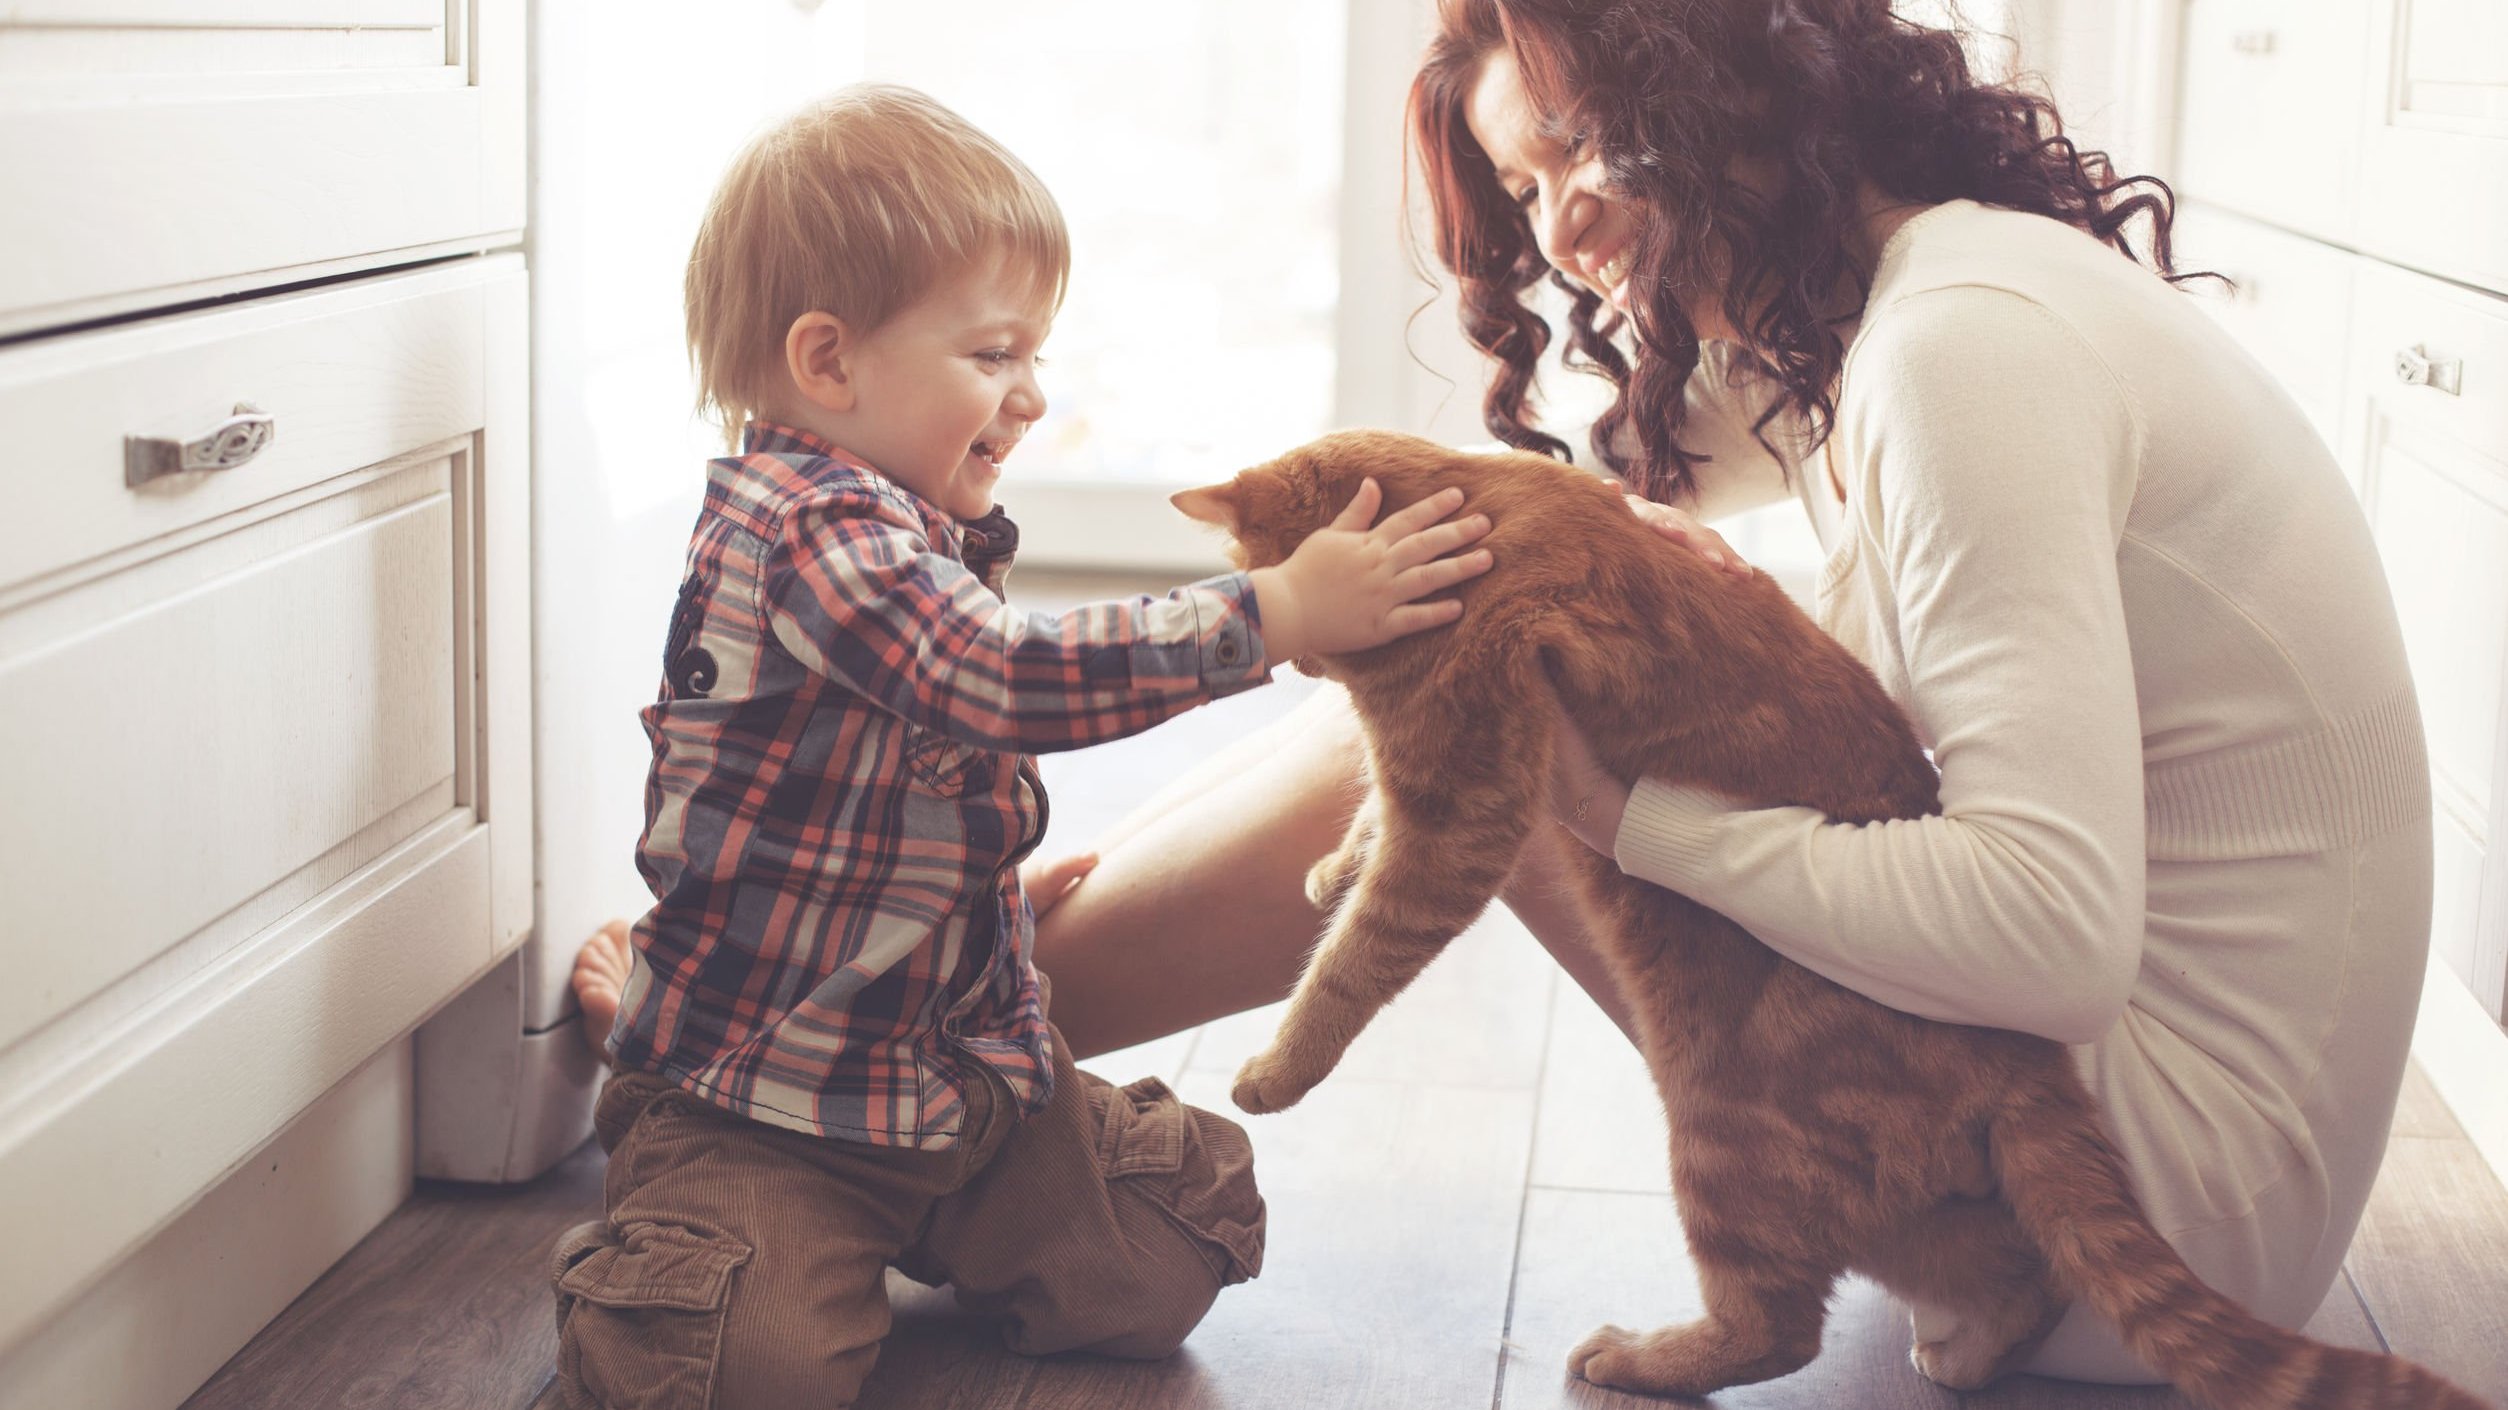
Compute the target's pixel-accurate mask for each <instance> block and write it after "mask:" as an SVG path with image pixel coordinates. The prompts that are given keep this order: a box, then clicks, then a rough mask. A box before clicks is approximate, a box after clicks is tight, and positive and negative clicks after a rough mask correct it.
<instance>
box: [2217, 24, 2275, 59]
mask: <svg viewBox="0 0 2508 1410" xmlns="http://www.w3.org/2000/svg"><path fill="white" fill-rule="evenodd" d="M2278 44H2279V41H2278V40H2277V38H2276V37H2275V36H2274V34H2273V31H2271V30H2269V29H2242V30H2240V31H2238V32H2237V33H2236V34H2233V35H2231V36H2230V37H2229V47H2230V48H2231V49H2232V50H2234V51H2236V52H2238V53H2241V54H2255V55H2264V54H2270V53H2272V52H2273V50H2274V49H2275V48H2276V47H2277V46H2278Z"/></svg>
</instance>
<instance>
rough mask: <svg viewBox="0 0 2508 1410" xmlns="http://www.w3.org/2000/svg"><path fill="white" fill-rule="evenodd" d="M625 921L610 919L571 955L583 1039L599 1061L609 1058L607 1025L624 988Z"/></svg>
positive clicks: (614, 1013)
mask: <svg viewBox="0 0 2508 1410" xmlns="http://www.w3.org/2000/svg"><path fill="white" fill-rule="evenodd" d="M627 966H628V950H627V922H625V921H623V920H614V921H611V922H609V923H608V924H606V925H604V926H602V927H601V928H600V929H599V930H596V931H594V932H592V936H591V938H590V939H587V940H585V941H584V942H583V948H582V949H580V950H577V951H576V952H575V976H574V979H573V980H572V981H571V982H572V983H573V985H574V990H575V1002H576V1003H578V1004H581V1005H583V1040H584V1041H585V1042H587V1043H590V1044H591V1045H592V1051H593V1052H594V1053H595V1054H597V1055H599V1056H600V1057H601V1058H602V1059H603V1060H605V1061H606V1060H607V1059H608V1057H609V1047H608V1044H609V1038H610V1024H612V1023H613V1022H615V1021H616V1020H617V1018H618V996H619V995H620V993H622V992H623V991H624V990H625V989H626V987H627Z"/></svg>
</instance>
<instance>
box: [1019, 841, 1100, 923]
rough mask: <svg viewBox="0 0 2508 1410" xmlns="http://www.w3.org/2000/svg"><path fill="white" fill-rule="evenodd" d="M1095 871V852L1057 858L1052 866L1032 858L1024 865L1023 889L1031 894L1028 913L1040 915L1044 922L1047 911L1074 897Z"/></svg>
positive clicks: (1022, 867) (1051, 863) (1021, 878)
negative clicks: (1073, 894)
mask: <svg viewBox="0 0 2508 1410" xmlns="http://www.w3.org/2000/svg"><path fill="white" fill-rule="evenodd" d="M1095 870H1097V854H1096V853H1095V852H1082V853H1081V854H1080V855H1078V856H1076V857H1057V858H1055V859H1054V860H1053V861H1050V862H1047V861H1040V860H1038V859H1036V858H1034V857H1031V858H1029V859H1028V860H1027V861H1025V862H1022V863H1020V865H1019V885H1020V887H1021V888H1022V889H1024V890H1025V891H1026V892H1027V893H1028V909H1029V910H1031V911H1033V912H1035V913H1036V918H1037V919H1038V920H1043V919H1044V918H1045V913H1046V912H1047V911H1050V910H1052V909H1053V908H1054V907H1056V906H1058V905H1061V904H1062V898H1063V897H1065V896H1068V895H1070V894H1071V888H1072V887H1074V886H1077V885H1079V884H1080V878H1081V877H1084V876H1086V875H1088V874H1089V873H1090V872H1093V871H1095Z"/></svg>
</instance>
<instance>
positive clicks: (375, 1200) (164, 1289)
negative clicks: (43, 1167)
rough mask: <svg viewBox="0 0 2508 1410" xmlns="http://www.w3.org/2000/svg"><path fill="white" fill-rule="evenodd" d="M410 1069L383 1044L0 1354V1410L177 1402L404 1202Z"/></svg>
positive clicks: (149, 1407)
mask: <svg viewBox="0 0 2508 1410" xmlns="http://www.w3.org/2000/svg"><path fill="white" fill-rule="evenodd" d="M410 1073H411V1062H410V1045H409V1043H408V1042H407V1041H406V1040H404V1041H402V1042H398V1043H393V1044H391V1045H389V1046H387V1047H386V1048H384V1050H383V1051H382V1052H380V1053H378V1054H376V1055H375V1056H374V1057H373V1058H372V1059H370V1060H369V1061H368V1062H367V1063H366V1065H365V1066H364V1067H362V1068H360V1069H358V1070H357V1071H356V1072H355V1073H354V1074H352V1075H351V1076H349V1077H348V1078H347V1079H346V1080H344V1081H342V1082H341V1083H340V1084H339V1085H338V1086H337V1087H334V1088H332V1089H331V1091H330V1092H329V1093H327V1094H325V1095H324V1096H323V1097H322V1098H320V1099H319V1100H317V1101H316V1102H315V1103H314V1104H313V1106H312V1107H310V1108H308V1109H307V1110H306V1112H305V1113H304V1115H302V1116H300V1117H298V1118H297V1119H296V1120H295V1122H294V1123H292V1124H291V1125H289V1126H288V1128H287V1129H286V1130H284V1131H281V1132H280V1133H279V1134H278V1135H276V1136H274V1137H272V1138H271V1139H270V1142H269V1144H267V1145H265V1146H263V1147H262V1148H261V1149H260V1150H258V1151H256V1152H254V1153H253V1155H252V1156H250V1157H249V1158H247V1159H246V1160H245V1161H244V1162H243V1164H242V1165H241V1166H240V1167H239V1168H238V1169H237V1170H236V1171H235V1173H234V1174H232V1175H229V1176H228V1177H227V1178H226V1179H225V1180H223V1181H221V1182H220V1183H219V1184H218V1185H216V1186H215V1187H214V1188H212V1189H211V1190H210V1191H209V1192H208V1193H207V1194H206V1195H203V1196H202V1197H201V1199H200V1202H199V1203H198V1204H195V1205H193V1206H192V1207H191V1208H190V1209H189V1210H187V1211H185V1212H184V1213H182V1214H181V1215H178V1216H176V1218H175V1220H174V1222H173V1223H172V1224H170V1225H168V1226H167V1227H166V1228H165V1229H164V1230H163V1231H162V1232H160V1233H159V1234H157V1235H156V1236H155V1237H154V1238H151V1239H150V1240H148V1242H146V1243H144V1244H142V1245H140V1246H139V1248H138V1249H137V1250H135V1251H134V1252H133V1253H132V1254H131V1255H130V1257H128V1258H126V1259H124V1260H123V1261H122V1262H121V1263H119V1264H117V1265H115V1266H114V1268H113V1269H112V1270H111V1271H110V1272H107V1273H106V1274H105V1275H104V1276H103V1278H102V1279H101V1280H99V1281H98V1282H97V1283H96V1284H95V1286H93V1287H91V1288H89V1289H88V1290H87V1291H86V1292H84V1293H82V1294H80V1295H79V1297H78V1298H77V1299H76V1300H75V1301H72V1302H71V1303H69V1304H68V1305H67V1306H65V1307H62V1308H60V1309H59V1310H57V1311H56V1312H55V1313H54V1314H53V1315H52V1316H51V1317H50V1318H48V1319H46V1320H45V1321H44V1322H41V1323H39V1324H37V1325H36V1326H35V1328H34V1329H33V1330H32V1331H31V1332H30V1333H29V1334H28V1336H27V1337H26V1338H25V1340H23V1341H22V1342H20V1343H19V1344H18V1345H17V1346H15V1347H12V1348H9V1349H7V1350H6V1351H5V1352H0V1410H59V1407H63V1406H83V1407H94V1410H175V1407H177V1406H179V1405H181V1404H182V1403H183V1401H184V1400H185V1399H186V1398H187V1397H189V1396H190V1395H191V1393H192V1392H193V1391H194V1390H197V1389H198V1388H199V1387H200V1385H201V1383H202V1382H204V1381H206V1380H208V1379H209V1377H210V1376H211V1375H213V1374H215V1373H216V1371H217V1369H218V1368H219V1367H220V1366H223V1365H225V1364H226V1361H227V1358H229V1357H231V1356H233V1355H234V1354H235V1353H236V1352H237V1351H239V1350H241V1349H242V1348H243V1346H244V1344H245V1343H246V1342H248V1341H251V1340H252V1339H253V1335H254V1334H255V1333H257V1332H259V1331H260V1330H261V1329H262V1327H263V1326H264V1325H265V1324H267V1323H268V1322H269V1321H270V1319H271V1318H273V1317H276V1316H278V1315H279V1313H280V1312H282V1311H284V1310H285V1309H286V1307H287V1305H288V1304H289V1303H290V1302H293V1301H295V1300H296V1295H297V1294H298V1293H301V1292H303V1291H304V1290H305V1289H306V1288H308V1287H310V1286H312V1284H313V1281H314V1280H315V1279H316V1278H319V1277H321V1276H322V1272H323V1270H324V1269H326V1268H328V1267H330V1266H331V1265H332V1264H333V1263H334V1262H336V1261H338V1259H339V1257H340V1255H341V1254H344V1253H346V1252H348V1250H349V1249H351V1248H353V1247H355V1246H356V1243H357V1241H358V1240H359V1239H362V1238H364V1237H365V1236H366V1234H367V1233H368V1232H369V1231H370V1230H372V1229H373V1228H374V1226H375V1225H377V1224H380V1223H382V1222H383V1219H384V1216H386V1215H388V1214H390V1213H391V1212H392V1211H393V1210H394V1209H396V1208H398V1207H399V1206H400V1204H401V1202H402V1201H403V1200H405V1199H407V1198H408V1196H409V1188H410V1144H411V1142H410V1126H411V1121H410V1117H411V1097H410V1086H411V1083H410ZM71 1194H72V1192H69V1191H63V1192H62V1195H63V1197H64V1198H69V1197H71Z"/></svg>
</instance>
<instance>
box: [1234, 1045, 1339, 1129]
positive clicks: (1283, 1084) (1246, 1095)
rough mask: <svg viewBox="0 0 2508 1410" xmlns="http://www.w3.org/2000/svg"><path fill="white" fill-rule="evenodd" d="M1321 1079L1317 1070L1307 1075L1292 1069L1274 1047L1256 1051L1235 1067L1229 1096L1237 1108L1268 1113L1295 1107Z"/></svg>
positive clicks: (1262, 1113) (1255, 1112) (1258, 1113)
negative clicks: (1235, 1077)
mask: <svg viewBox="0 0 2508 1410" xmlns="http://www.w3.org/2000/svg"><path fill="white" fill-rule="evenodd" d="M1322 1080H1323V1076H1322V1074H1320V1073H1318V1074H1316V1075H1315V1076H1312V1077H1309V1076H1306V1075H1305V1074H1303V1073H1299V1072H1296V1071H1294V1070H1293V1069H1292V1068H1291V1066H1290V1064H1289V1063H1288V1061H1287V1060H1286V1059H1284V1058H1282V1057H1281V1056H1280V1053H1279V1050H1277V1049H1274V1050H1272V1051H1270V1052H1266V1053H1260V1054H1257V1055H1256V1056H1254V1057H1253V1058H1251V1059H1249V1060H1248V1061H1247V1062H1246V1064H1245V1066H1243V1067H1241V1068H1238V1069H1237V1085H1236V1088H1235V1090H1234V1091H1232V1092H1230V1093H1229V1096H1230V1097H1231V1098H1232V1099H1234V1100H1235V1102H1236V1104H1237V1109H1238V1110H1239V1111H1243V1112H1246V1113H1248V1114H1250V1115H1254V1116H1268V1115H1270V1114H1271V1113H1273V1112H1275V1111H1287V1110H1288V1109H1289V1108H1291V1107H1293V1106H1296V1105H1297V1104H1298V1102H1299V1100H1300V1099H1302V1098H1303V1097H1305V1095H1306V1094H1307V1093H1308V1092H1311V1091H1313V1090H1315V1084H1316V1083H1317V1082H1320V1081H1322Z"/></svg>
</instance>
